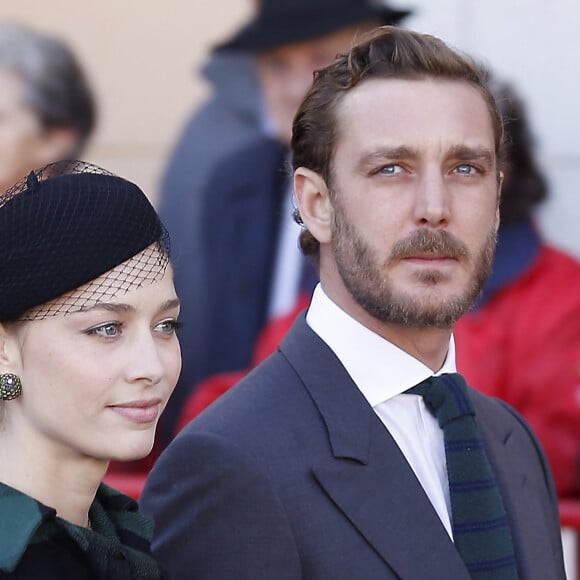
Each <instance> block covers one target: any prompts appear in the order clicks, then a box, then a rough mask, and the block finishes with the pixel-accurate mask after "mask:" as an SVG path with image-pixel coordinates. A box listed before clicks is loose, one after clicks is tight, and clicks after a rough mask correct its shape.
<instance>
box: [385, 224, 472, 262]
mask: <svg viewBox="0 0 580 580" xmlns="http://www.w3.org/2000/svg"><path fill="white" fill-rule="evenodd" d="M426 253H430V254H438V255H441V256H445V257H447V258H454V259H457V260H459V259H462V258H467V257H468V256H469V250H468V249H467V246H466V245H465V244H464V243H463V242H461V241H460V240H458V239H457V238H455V237H454V236H452V235H451V234H450V233H449V232H446V231H444V230H439V231H430V230H426V229H419V230H416V231H415V232H413V233H412V234H411V235H410V236H408V237H407V238H405V239H403V240H400V241H399V242H397V243H396V244H395V246H394V247H393V249H392V251H391V255H390V256H389V261H394V260H401V259H404V258H412V257H414V256H417V255H419V254H426Z"/></svg>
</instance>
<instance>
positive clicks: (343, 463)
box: [142, 317, 565, 580]
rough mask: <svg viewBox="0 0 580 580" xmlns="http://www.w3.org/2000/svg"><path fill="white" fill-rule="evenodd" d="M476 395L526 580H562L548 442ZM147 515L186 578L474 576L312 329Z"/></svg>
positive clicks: (196, 442)
mask: <svg viewBox="0 0 580 580" xmlns="http://www.w3.org/2000/svg"><path fill="white" fill-rule="evenodd" d="M472 395H473V399H474V402H475V406H476V409H477V414H478V418H479V422H480V424H481V428H482V432H483V436H484V439H485V444H486V447H487V450H488V453H489V456H490V459H491V461H492V463H493V466H494V468H495V470H496V473H497V477H498V480H499V485H500V488H501V491H502V494H503V496H504V501H505V504H506V509H507V512H508V517H509V522H510V526H511V529H512V534H513V538H514V543H515V550H516V557H517V561H518V568H519V572H520V579H521V580H524V579H525V580H532V579H534V580H552V579H558V580H559V579H563V578H564V577H565V576H564V569H563V561H562V552H561V543H560V532H559V523H558V514H557V500H556V496H555V493H554V488H553V483H552V479H551V476H550V473H549V471H548V468H547V465H546V462H545V459H544V456H543V453H542V451H541V449H540V447H539V444H538V442H537V440H536V439H535V437H534V436H533V435H532V433H531V432H530V430H529V428H528V426H527V424H526V423H525V422H524V421H523V420H522V419H521V418H520V417H519V416H518V415H517V414H516V413H515V412H514V411H512V410H511V409H509V408H507V407H506V406H505V405H503V404H502V403H500V402H498V401H496V400H493V399H489V398H487V397H485V396H483V395H481V394H479V393H477V392H473V393H472ZM142 507H143V509H144V510H145V511H146V512H147V513H148V514H150V515H151V516H153V517H154V518H155V520H156V528H155V530H156V531H155V536H154V540H153V550H154V553H155V554H156V556H157V557H158V558H160V560H161V561H162V562H163V563H164V564H165V565H166V566H167V567H168V568H169V570H170V571H171V572H172V573H173V575H174V578H175V579H176V580H185V579H188V580H189V579H194V580H195V579H197V580H202V579H206V578H207V579H211V580H220V579H248V580H250V579H251V580H259V579H264V580H297V579H299V578H304V579H312V580H314V579H316V580H323V579H324V580H326V579H328V580H366V579H369V580H371V579H373V580H374V579H377V580H378V579H381V580H384V579H389V578H391V579H394V578H400V579H404V580H427V579H428V580H468V578H469V575H468V573H467V571H466V569H465V566H464V565H463V562H462V560H461V558H460V557H459V555H458V553H457V551H456V549H455V547H454V545H453V543H452V542H451V540H450V539H449V536H448V535H447V533H446V531H445V529H444V527H443V525H442V524H441V521H440V520H439V518H438V516H437V514H436V513H435V511H434V509H433V507H432V505H431V503H430V501H429V499H428V498H427V496H426V494H425V492H424V491H423V489H422V487H421V485H420V484H419V482H418V481H417V479H416V477H415V475H414V474H413V472H412V470H411V468H410V467H409V465H408V463H407V461H406V460H405V458H404V456H403V454H402V453H401V451H400V450H399V448H398V446H397V444H396V443H395V441H394V440H393V438H392V437H391V435H390V434H389V432H388V431H387V430H386V429H385V427H384V425H383V424H382V422H381V421H380V420H379V418H378V417H377V416H376V415H375V413H374V412H373V410H372V408H371V407H370V406H369V405H368V403H367V401H366V400H365V399H364V397H363V396H362V394H361V393H360V391H359V390H358V389H357V387H356V385H354V383H353V382H352V380H351V379H350V377H349V375H348V374H347V372H346V371H345V369H344V367H343V366H342V365H341V364H340V362H339V360H338V359H337V358H336V357H335V355H334V353H333V352H332V351H331V350H330V349H329V348H328V346H327V345H326V344H325V343H324V342H323V341H322V340H321V339H320V338H319V337H318V336H317V335H316V334H315V333H314V332H312V330H311V329H310V328H309V327H308V326H307V324H306V322H305V320H304V318H303V317H299V318H298V320H297V322H296V323H295V325H294V326H293V328H292V329H291V331H290V333H289V335H288V336H287V338H286V339H285V341H284V342H283V344H282V345H281V347H280V350H279V351H278V352H277V353H275V354H274V355H272V356H271V357H270V358H269V359H268V360H266V361H265V362H264V363H263V364H262V365H261V366H259V367H258V368H257V369H255V370H254V371H253V372H252V373H251V374H250V375H248V376H247V377H246V378H245V379H244V380H243V381H242V382H241V383H240V384H239V385H238V386H236V387H234V388H233V389H232V390H230V391H229V392H228V393H226V395H224V396H223V397H222V398H221V399H220V400H218V401H217V402H216V403H215V404H214V405H212V406H211V407H210V408H209V409H208V410H207V411H206V412H205V413H203V414H202V415H201V416H200V417H198V418H197V419H195V420H194V421H192V422H191V423H190V424H189V425H188V426H187V427H186V428H185V429H184V430H183V431H182V432H181V434H180V435H179V436H178V437H177V438H176V440H175V441H174V442H173V443H172V444H171V445H170V446H169V447H168V448H167V449H166V451H165V452H164V453H163V455H162V456H161V458H160V459H159V461H158V462H157V464H156V466H155V468H154V469H153V471H152V473H151V475H150V478H149V480H148V482H147V485H146V487H145V490H144V493H143V496H142Z"/></svg>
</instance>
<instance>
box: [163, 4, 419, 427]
mask: <svg viewBox="0 0 580 580" xmlns="http://www.w3.org/2000/svg"><path fill="white" fill-rule="evenodd" d="M407 14H408V11H406V10H395V9H392V8H389V7H387V6H386V5H384V4H379V3H373V2H371V1H369V0H262V1H261V2H259V3H258V8H257V12H256V14H255V16H254V17H253V18H252V19H251V20H250V21H249V22H248V23H247V24H246V25H245V26H243V27H242V28H241V29H240V30H239V31H238V32H236V33H235V34H234V35H233V36H232V37H231V38H230V39H228V40H226V41H225V42H223V43H221V44H220V45H219V46H217V47H216V48H215V50H214V52H213V54H212V59H211V61H210V64H209V65H208V68H207V69H206V75H207V76H208V78H209V80H210V82H212V84H213V85H214V93H213V96H212V97H211V98H210V100H209V101H208V102H207V103H206V104H205V105H204V106H203V107H202V108H201V109H200V110H199V111H197V112H196V113H195V114H194V116H193V118H192V119H191V121H190V122H189V124H188V126H187V128H186V129H185V132H184V133H183V135H182V137H181V140H180V142H179V144H178V146H177V148H176V150H175V152H174V154H173V156H172V158H171V160H170V162H169V165H168V167H167V170H166V173H165V178H164V181H163V184H162V190H161V197H160V213H161V216H162V219H163V220H164V222H165V223H166V224H167V227H168V229H169V231H170V232H171V235H172V239H173V243H174V248H175V257H176V259H175V265H176V285H177V287H178V290H179V293H180V296H181V297H182V303H183V314H184V322H185V325H184V328H183V331H182V334H181V335H180V338H181V341H182V344H183V346H184V348H183V357H184V359H183V371H182V375H181V379H180V381H179V384H178V388H177V390H176V393H175V395H174V399H173V400H172V403H171V408H170V409H169V415H170V416H169V417H167V419H168V421H167V424H168V426H169V428H170V426H171V424H172V421H171V416H174V414H175V413H177V412H178V410H179V407H180V406H181V403H182V401H183V398H184V397H185V396H187V394H188V393H189V391H190V390H191V389H192V388H194V386H195V385H196V384H197V383H198V381H199V380H200V379H202V378H204V377H205V376H207V375H210V374H212V373H215V372H218V371H221V370H226V369H231V368H242V367H244V366H246V364H247V363H249V356H250V355H249V353H251V348H252V343H253V341H254V338H255V336H256V334H257V332H258V330H259V327H260V326H261V323H262V321H263V319H264V317H265V308H266V307H267V298H265V297H264V295H265V294H267V293H269V290H270V288H269V281H262V280H263V277H264V275H265V274H266V273H267V270H268V269H269V268H268V266H267V265H265V264H264V262H263V260H261V259H260V258H257V260H258V263H257V268H258V270H259V276H258V286H259V288H258V289H254V288H251V289H244V288H240V287H239V286H238V288H237V290H238V291H239V292H242V293H243V294H244V295H245V296H246V297H247V298H248V299H249V300H250V301H252V300H254V299H257V306H255V305H249V306H248V305H244V306H243V309H244V310H245V311H246V312H249V316H245V317H244V315H243V313H242V312H241V311H240V310H239V309H236V310H237V312H238V314H240V315H241V316H242V319H241V320H239V322H235V321H234V320H231V322H233V323H234V324H236V328H237V329H240V330H241V329H242V328H245V329H246V331H244V332H245V336H244V338H241V337H240V336H239V334H238V333H237V332H234V333H231V332H230V329H229V328H228V327H227V326H223V327H222V326H221V325H220V324H219V323H216V321H215V317H214V315H215V313H216V312H217V310H219V309H220V308H219V306H218V305H217V301H218V300H219V297H218V296H217V295H215V294H214V293H213V292H212V291H210V290H209V288H208V285H207V283H206V277H204V276H200V275H199V273H200V271H203V269H204V268H209V269H210V272H209V276H210V277H214V274H215V270H214V264H213V255H212V253H210V254H208V253H207V252H204V251H203V248H204V240H203V236H202V231H203V229H202V228H203V227H204V224H203V219H202V217H201V214H202V206H203V205H204V202H205V201H210V202H211V203H214V202H217V199H218V198H220V199H221V197H222V192H223V195H226V192H230V191H232V190H233V189H235V188H237V186H238V184H240V183H241V184H243V183H247V182H248V181H249V180H254V179H259V180H260V184H259V187H258V188H257V189H256V191H255V192H256V193H259V194H260V195H261V194H262V193H264V195H265V197H267V198H270V199H274V198H275V197H276V196H277V195H278V194H279V192H274V191H272V187H271V186H270V187H267V186H266V187H267V191H264V186H265V184H266V183H268V182H272V181H273V182H274V183H275V184H276V185H275V186H274V187H275V189H278V187H279V185H280V184H281V180H280V177H281V176H283V173H282V172H283V168H282V166H283V162H284V155H285V154H286V146H287V143H288V142H289V134H290V126H291V122H292V116H293V113H294V110H295V109H296V107H297V106H298V104H299V102H300V99H301V98H302V96H303V94H304V92H305V91H306V89H307V87H308V84H309V83H310V81H311V76H312V71H313V69H315V68H319V67H321V66H322V65H325V64H327V62H329V61H330V60H331V59H332V58H333V57H334V56H335V54H336V52H338V51H342V50H346V49H347V48H348V47H349V45H350V43H351V41H352V38H353V36H354V35H356V33H357V32H361V31H363V30H366V29H368V28H369V27H371V26H373V25H379V24H396V23H398V22H400V21H401V20H402V19H403V18H404V17H405V16H406V15H407ZM236 152H240V154H241V155H242V159H241V160H239V159H236V160H234V163H235V166H236V167H238V166H241V167H242V171H237V170H236V174H235V175H234V174H233V173H231V172H230V171H229V165H230V163H231V162H232V159H231V157H230V156H231V155H233V154H235V153H236ZM256 155H257V156H256ZM248 159H249V161H250V163H247V162H246V161H247V160H248ZM212 172H213V173H212ZM225 173H227V174H228V176H229V178H230V179H229V180H228V181H227V183H218V184H216V187H218V188H219V190H220V191H216V189H215V187H214V183H213V179H214V177H215V175H216V174H217V175H220V174H222V175H223V174H225ZM210 181H211V184H210ZM234 195H237V193H234ZM210 198H211V199H210ZM220 203H221V202H220ZM248 207H249V206H246V208H245V209H247V208H248ZM268 207H270V204H269V203H268V202H266V204H265V205H263V206H261V208H262V210H263V211H269V210H268V209H267V208H268ZM230 209H231V211H232V212H233V211H234V210H233V209H232V208H230V207H228V208H226V209H225V212H229V213H228V215H229V217H233V215H234V214H233V213H231V212H230ZM212 211H213V210H212V209H211V208H210V209H209V210H208V209H206V210H205V212H204V213H205V215H208V214H210V215H211V213H212ZM270 215H271V212H270V213H269V215H268V216H267V217H265V218H264V219H265V220H266V221H267V222H270V221H271V219H270ZM209 219H210V220H211V223H208V224H207V225H208V226H209V227H214V226H216V227H219V224H218V223H217V222H215V221H214V218H213V217H210V218H209ZM260 220H261V216H258V221H257V222H256V226H255V227H256V228H259V229H260V231H262V232H263V231H264V226H262V225H260ZM268 228H270V225H268V226H267V229H268ZM268 231H270V232H271V233H272V235H276V233H277V229H276V227H274V229H273V230H271V229H269V230H268ZM223 234H224V238H223V242H224V245H226V246H228V247H230V245H231V244H230V242H231V238H229V236H230V235H231V231H230V230H229V229H228V228H226V230H225V231H224V232H223ZM220 249H221V248H220ZM232 250H235V248H232ZM218 253H219V250H218ZM232 260H235V253H233V252H232V253H231V254H230V253H229V252H228V255H227V256H226V261H225V262H222V265H223V268H224V270H227V269H228V265H229V263H230V262H231V261H232ZM220 283H221V282H218V284H220ZM242 285H243V284H242ZM266 285H267V286H268V288H267V289H265V290H264V288H263V287H264V286H266ZM224 300H225V301H226V302H228V303H229V304H231V300H230V298H229V297H227V298H224ZM224 308H225V309H226V310H228V309H229V308H230V306H228V305H227V304H225V305H224ZM226 310H223V312H224V315H223V316H224V318H227V316H226V315H225V312H226ZM212 313H213V314H212ZM228 324H229V322H228ZM214 332H215V333H217V336H216V337H215V338H216V340H217V341H221V340H222V338H220V337H223V336H224V334H229V335H230V340H229V345H228V347H227V349H226V352H225V353H223V352H218V349H221V348H222V347H221V346H220V345H218V344H212V342H213V340H214ZM210 334H211V336H210ZM224 355H225V356H224ZM173 409H174V411H175V412H174V411H173Z"/></svg>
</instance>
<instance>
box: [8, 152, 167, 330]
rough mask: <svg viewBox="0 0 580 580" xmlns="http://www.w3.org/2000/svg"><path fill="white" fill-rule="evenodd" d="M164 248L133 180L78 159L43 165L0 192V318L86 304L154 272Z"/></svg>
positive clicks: (161, 265) (160, 269) (163, 236)
mask: <svg viewBox="0 0 580 580" xmlns="http://www.w3.org/2000/svg"><path fill="white" fill-rule="evenodd" d="M169 253H170V243H169V235H168V233H167V230H166V229H165V228H164V226H163V224H162V223H161V221H160V220H159V217H158V215H157V213H156V212H155V210H154V208H153V206H152V205H151V203H150V202H149V200H148V199H147V197H146V196H145V194H144V193H143V192H142V191H141V190H140V189H139V188H138V187H137V186H136V185H135V184H133V183H131V182H129V181H127V180H125V179H122V178H120V177H117V176H115V175H113V174H112V173H109V172H108V171H106V170H104V169H102V168H100V167H97V166H95V165H91V164H89V163H85V162H82V161H65V162H59V163H55V164H51V165H47V166H46V167H43V168H42V169H38V170H36V171H33V172H31V173H30V174H29V175H28V177H27V178H25V179H23V180H22V181H20V182H19V183H17V184H16V185H15V186H13V187H12V188H10V189H9V190H7V191H6V192H5V193H4V194H2V195H0V321H3V322H6V321H12V320H36V319H39V318H45V317H47V316H55V315H59V314H67V313H69V312H73V311H79V310H82V309H85V308H90V307H91V306H94V305H95V304H97V303H98V302H102V301H104V300H108V299H110V298H112V297H114V296H117V295H119V294H120V293H124V292H127V291H129V290H131V289H134V288H138V287H140V286H142V285H144V284H148V283H152V282H154V281H155V280H158V279H159V278H161V277H162V276H163V274H164V273H165V270H166V268H167V265H168V263H169Z"/></svg>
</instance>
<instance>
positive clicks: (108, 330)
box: [87, 322, 121, 338]
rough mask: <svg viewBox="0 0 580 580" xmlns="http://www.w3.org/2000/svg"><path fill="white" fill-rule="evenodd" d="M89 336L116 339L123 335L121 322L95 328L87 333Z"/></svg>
mask: <svg viewBox="0 0 580 580" xmlns="http://www.w3.org/2000/svg"><path fill="white" fill-rule="evenodd" d="M87 334H89V335H95V336H100V337H102V338H116V337H117V336H119V335H120V334H121V324H120V323H119V322H108V323H107V324H101V325H100V326H95V327H94V328H90V329H89V330H88V331H87Z"/></svg>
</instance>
